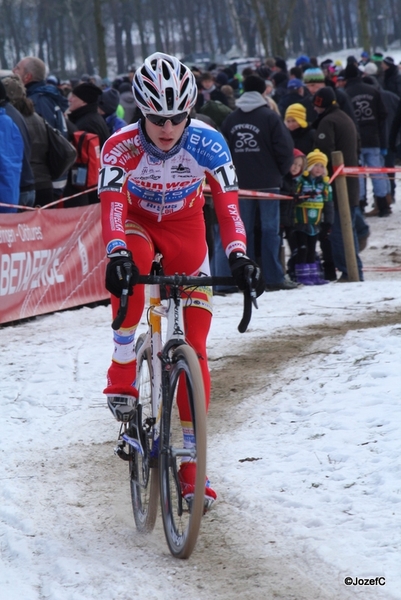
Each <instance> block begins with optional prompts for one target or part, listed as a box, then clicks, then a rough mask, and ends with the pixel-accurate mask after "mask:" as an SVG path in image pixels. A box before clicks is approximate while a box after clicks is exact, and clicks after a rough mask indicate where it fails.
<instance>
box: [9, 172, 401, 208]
mask: <svg viewBox="0 0 401 600" xmlns="http://www.w3.org/2000/svg"><path fill="white" fill-rule="evenodd" d="M377 173H400V174H401V167H345V166H344V165H339V166H338V167H337V168H336V170H335V171H334V173H333V175H332V176H331V177H330V180H329V183H332V182H333V181H334V179H335V178H336V177H338V176H339V175H351V176H353V175H357V176H359V175H365V176H366V177H367V176H368V175H375V174H377ZM96 189H97V188H96V187H92V188H89V189H87V190H84V191H82V192H78V193H77V194H73V195H72V196H68V197H66V198H60V200H55V201H54V202H51V203H50V204H47V205H46V206H38V207H31V206H20V205H18V210H42V209H44V208H51V207H52V206H56V205H57V204H61V203H62V202H65V201H66V200H70V199H71V198H77V197H78V196H82V194H88V193H89V192H94V191H95V190H96ZM203 191H204V192H205V194H211V189H210V186H208V185H205V186H204V187H203ZM238 196H239V197H240V198H259V199H261V200H294V197H293V196H285V195H283V194H273V193H269V192H257V191H255V190H241V189H239V190H238ZM303 197H305V198H308V197H309V196H300V198H303ZM0 206H6V207H10V206H15V205H14V204H6V203H4V202H0Z"/></svg>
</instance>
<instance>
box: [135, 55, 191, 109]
mask: <svg viewBox="0 0 401 600" xmlns="http://www.w3.org/2000/svg"><path fill="white" fill-rule="evenodd" d="M132 91H133V94H134V98H135V101H136V103H137V105H138V107H139V108H140V110H141V111H142V112H143V113H144V114H145V115H147V114H151V115H160V116H164V117H170V116H171V117H172V116H174V115H177V114H179V113H183V112H188V113H189V111H190V110H191V108H192V107H193V106H194V105H195V102H196V97H197V93H198V89H197V86H196V80H195V76H194V74H193V73H192V71H191V70H190V69H189V68H188V67H186V66H185V65H184V64H182V63H181V62H180V61H179V60H178V58H176V57H175V56H169V55H168V54H163V53H162V52H155V53H154V54H152V55H151V56H148V58H147V59H145V62H144V63H143V65H142V66H141V67H139V69H137V70H136V72H135V75H134V79H133V81H132Z"/></svg>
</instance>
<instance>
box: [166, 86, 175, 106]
mask: <svg viewBox="0 0 401 600" xmlns="http://www.w3.org/2000/svg"><path fill="white" fill-rule="evenodd" d="M166 103H167V110H173V109H174V90H173V88H171V87H170V88H166Z"/></svg>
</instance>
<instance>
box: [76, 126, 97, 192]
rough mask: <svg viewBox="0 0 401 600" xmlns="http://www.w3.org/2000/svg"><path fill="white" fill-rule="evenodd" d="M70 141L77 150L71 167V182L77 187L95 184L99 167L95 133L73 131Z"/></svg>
mask: <svg viewBox="0 0 401 600" xmlns="http://www.w3.org/2000/svg"><path fill="white" fill-rule="evenodd" d="M72 143H73V145H74V146H75V149H76V151H77V159H76V161H75V164H74V165H73V167H72V169H71V183H72V185H73V186H75V187H77V188H79V189H81V190H82V189H87V188H91V187H94V186H96V185H97V181H98V177H99V169H100V141H99V136H98V135H96V133H89V132H88V131H75V132H74V133H73V134H72Z"/></svg>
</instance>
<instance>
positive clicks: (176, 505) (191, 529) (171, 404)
mask: <svg viewBox="0 0 401 600" xmlns="http://www.w3.org/2000/svg"><path fill="white" fill-rule="evenodd" d="M182 377H184V378H185V384H186V388H187V392H188V401H189V405H190V409H191V415H192V423H193V425H194V433H195V439H196V465H197V467H196V482H195V493H194V497H193V500H192V503H191V507H190V510H189V507H187V506H186V502H185V500H184V499H183V498H182V497H181V488H180V484H179V481H178V478H177V471H178V469H179V462H180V457H179V455H178V456H176V455H175V454H176V453H177V452H178V453H179V452H180V451H183V441H182V427H181V423H180V419H179V415H178V409H177V405H176V391H177V387H178V384H179V382H180V380H181V378H182ZM164 400H166V401H165V403H164V405H163V411H162V417H161V426H160V444H161V447H160V454H159V477H160V499H161V510H162V520H163V527H164V533H165V537H166V540H167V544H168V546H169V549H170V552H171V554H172V555H173V556H175V557H176V558H188V557H189V556H190V555H191V553H192V551H193V549H194V547H195V544H196V540H197V538H198V534H199V529H200V524H201V520H202V516H203V513H204V494H205V479H206V404H205V391H204V386H203V378H202V372H201V368H200V365H199V359H198V357H197V355H196V353H195V351H194V350H193V348H191V347H190V346H188V345H186V344H184V345H181V346H178V347H177V348H175V350H174V351H173V354H172V365H171V371H170V376H169V397H168V398H167V399H164ZM180 513H181V514H180Z"/></svg>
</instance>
